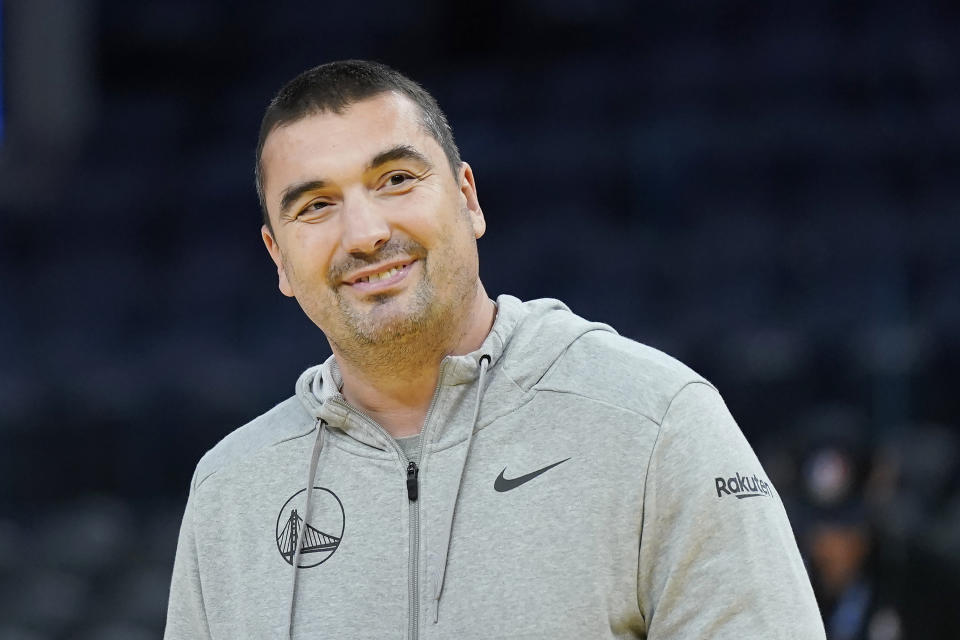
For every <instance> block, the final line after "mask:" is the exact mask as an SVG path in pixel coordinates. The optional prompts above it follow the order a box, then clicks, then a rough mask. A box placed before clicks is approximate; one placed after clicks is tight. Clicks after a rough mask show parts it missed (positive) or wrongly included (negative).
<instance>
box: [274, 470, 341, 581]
mask: <svg viewBox="0 0 960 640" xmlns="http://www.w3.org/2000/svg"><path fill="white" fill-rule="evenodd" d="M310 500H311V501H312V503H313V508H312V509H311V510H310V522H304V521H303V516H304V515H305V514H306V507H307V490H306V489H300V491H297V492H296V493H295V494H293V495H292V496H290V498H289V499H288V500H287V501H286V502H285V503H284V505H283V507H281V508H280V514H279V515H277V550H278V551H279V552H280V555H281V556H282V557H283V559H284V560H285V561H286V563H287V564H293V555H294V554H295V553H296V552H297V543H298V542H299V540H300V538H301V537H302V538H303V545H302V547H301V548H300V561H299V562H298V563H297V566H298V567H300V568H301V569H306V568H308V567H315V566H317V565H318V564H322V563H324V562H326V561H327V560H328V559H329V558H330V556H332V555H333V554H334V552H335V551H336V550H337V547H339V546H340V541H341V540H342V539H343V527H344V517H343V503H342V502H340V498H338V497H337V494H335V493H334V492H333V491H330V490H329V489H325V488H324V487H314V488H313V492H312V493H311V497H310Z"/></svg>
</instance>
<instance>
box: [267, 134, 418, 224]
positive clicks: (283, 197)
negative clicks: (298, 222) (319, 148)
mask: <svg viewBox="0 0 960 640" xmlns="http://www.w3.org/2000/svg"><path fill="white" fill-rule="evenodd" d="M397 160H412V161H414V162H417V163H419V164H422V165H424V166H426V167H427V168H428V169H432V168H433V164H432V163H431V162H430V160H428V159H427V156H425V155H423V154H422V153H421V152H419V151H417V150H416V149H415V148H414V147H411V146H410V145H408V144H398V145H397V146H395V147H390V148H389V149H387V150H386V151H381V152H380V153H378V154H377V155H375V156H374V157H373V159H371V160H370V162H368V163H367V166H366V167H365V168H364V172H367V171H372V170H373V169H376V168H377V167H380V166H382V165H385V164H387V163H388V162H395V161H397ZM327 186H328V183H327V181H326V180H308V181H306V182H298V183H296V184H292V185H290V186H289V187H287V188H286V189H284V190H283V192H282V193H281V194H280V213H281V215H282V214H284V213H286V212H287V211H288V210H289V209H290V206H291V205H292V204H293V203H294V202H296V201H297V200H299V199H300V197H301V196H302V195H303V194H305V193H309V192H310V191H317V190H319V189H324V188H326V187H327Z"/></svg>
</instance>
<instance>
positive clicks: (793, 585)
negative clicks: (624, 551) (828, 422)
mask: <svg viewBox="0 0 960 640" xmlns="http://www.w3.org/2000/svg"><path fill="white" fill-rule="evenodd" d="M637 581H638V582H637V598H638V602H639V605H640V609H641V611H642V612H643V615H644V617H645V619H646V625H647V632H648V635H647V638H648V639H649V640H681V639H685V638H769V639H771V640H772V639H780V638H783V639H787V638H789V639H791V640H807V639H823V638H824V637H825V634H824V630H823V623H822V621H821V618H820V613H819V610H818V608H817V604H816V602H815V600H814V596H813V590H812V589H811V586H810V580H809V578H808V577H807V573H806V569H805V568H804V565H803V561H802V560H801V558H800V553H799V551H798V549H797V543H796V540H795V538H794V535H793V531H792V529H791V528H790V523H789V522H788V520H787V516H786V513H785V511H784V508H783V504H782V503H781V501H780V498H779V496H778V495H777V493H776V491H775V490H774V488H773V486H772V485H771V484H770V481H769V480H768V479H767V477H766V474H765V473H764V472H763V469H762V468H761V467H760V463H759V461H758V460H757V457H756V455H755V454H754V452H753V450H752V449H751V448H750V445H749V444H747V441H746V439H745V438H744V436H743V434H742V433H741V431H740V429H739V427H737V425H736V423H735V422H734V420H733V418H732V417H731V415H730V413H729V411H727V408H726V406H725V405H724V403H723V400H722V399H721V398H720V395H719V394H718V393H717V391H716V390H715V389H714V388H713V387H711V386H710V385H709V384H706V383H703V382H694V383H690V384H688V385H686V386H685V387H683V388H682V389H681V390H680V391H679V392H678V393H677V394H676V396H674V398H673V400H672V401H671V403H670V406H669V407H668V409H667V411H666V414H665V415H664V418H663V420H662V422H661V425H660V432H659V435H658V436H657V441H656V443H655V445H654V447H653V452H652V454H651V459H650V463H649V467H648V471H647V481H646V487H645V498H644V513H643V520H642V525H641V533H640V559H639V571H638V579H637Z"/></svg>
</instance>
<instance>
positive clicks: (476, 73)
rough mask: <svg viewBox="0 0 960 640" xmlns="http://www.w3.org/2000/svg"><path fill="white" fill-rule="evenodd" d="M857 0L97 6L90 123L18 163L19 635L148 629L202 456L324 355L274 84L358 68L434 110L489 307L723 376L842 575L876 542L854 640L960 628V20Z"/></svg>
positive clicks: (7, 180) (13, 239) (14, 388)
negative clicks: (298, 267) (400, 75)
mask: <svg viewBox="0 0 960 640" xmlns="http://www.w3.org/2000/svg"><path fill="white" fill-rule="evenodd" d="M854 4H855V5H856V6H852V5H839V6H838V5H833V4H828V3H792V2H788V3H784V4H781V3H776V4H775V5H758V4H755V3H746V2H719V1H716V2H706V1H701V2H695V3H692V4H690V5H689V6H687V5H685V8H680V7H679V6H673V4H672V3H666V4H660V5H655V6H648V7H643V6H641V5H642V3H634V2H626V1H612V0H604V1H598V2H589V3H588V2H578V1H576V0H558V1H556V2H554V1H551V2H547V1H543V0H525V1H522V2H517V3H504V4H503V5H500V4H492V5H490V4H484V5H481V6H474V5H469V4H464V3H441V2H427V3H424V4H423V5H422V6H420V7H410V8H407V7H405V6H401V5H397V4H396V3H388V2H385V1H383V0H373V1H371V2H367V3H364V5H363V7H362V8H361V7H353V6H351V5H350V4H349V3H344V4H341V5H336V6H334V5H324V8H323V10H322V11H321V10H320V9H319V8H318V6H317V5H315V4H314V3H277V4H270V5H268V4H267V3H264V2H241V3H217V2H212V1H207V0H204V1H196V0H142V1H139V2H133V3H131V2H120V1H119V0H101V1H100V2H98V3H93V2H89V3H84V2H79V0H78V5H79V6H85V7H87V10H88V11H89V12H90V13H91V24H93V25H94V26H93V27H92V29H93V39H92V46H93V47H94V49H93V52H92V59H93V61H94V62H93V64H94V65H95V66H94V69H93V71H94V73H93V76H94V77H95V78H96V84H95V91H96V96H97V100H96V117H95V118H94V120H93V121H92V122H91V124H90V128H89V130H88V131H87V132H86V133H85V135H84V136H83V138H82V140H81V143H80V144H79V146H78V147H76V148H73V149H72V150H71V151H70V152H69V153H66V152H64V153H62V154H56V153H54V154H50V153H47V154H46V155H44V154H43V153H41V150H36V149H33V150H31V148H30V145H29V141H25V140H23V139H18V138H17V137H16V132H15V131H14V130H11V131H10V134H9V136H8V137H7V139H6V140H5V141H4V146H3V147H2V148H0V282H2V286H0V319H2V320H0V353H2V358H0V486H3V487H4V490H3V491H2V492H0V640H15V639H17V640H19V639H23V640H50V639H59V638H71V639H72V638H81V639H87V638H89V639H94V638H96V639H106V640H112V639H118V640H119V639H124V640H138V639H139V638H155V637H158V635H159V633H160V632H161V630H162V628H163V618H164V614H165V609H166V597H167V587H168V581H169V575H170V570H171V566H172V559H173V551H174V549H175V545H176V537H177V531H178V527H179V520H180V515H181V510H182V508H183V504H184V500H185V496H186V489H187V485H188V482H189V479H190V476H191V473H192V470H193V466H194V464H195V463H196V461H197V459H198V458H199V456H200V455H202V453H203V452H204V451H205V450H206V449H207V448H209V447H210V446H212V445H213V444H214V443H215V442H216V441H217V440H219V439H220V438H221V437H223V436H224V435H225V434H226V433H228V432H229V431H230V430H232V429H233V428H235V427H237V426H239V425H240V424H243V423H244V422H246V421H247V420H249V419H251V418H253V417H254V416H256V415H258V414H259V413H261V412H263V411H264V410H265V409H267V408H269V407H270V406H272V405H273V404H274V403H276V402H279V401H280V400H282V399H283V398H285V397H287V396H288V395H289V394H290V393H291V392H292V389H293V382H294V380H295V378H296V376H297V374H298V373H299V372H300V371H301V370H302V369H304V368H306V367H307V366H309V365H312V364H314V363H317V362H320V361H321V360H323V359H324V358H325V357H327V355H328V353H329V350H328V347H327V346H326V344H325V341H324V339H323V337H322V335H321V334H320V333H319V331H318V330H316V328H315V327H313V326H312V325H311V324H310V323H309V321H308V320H307V319H306V318H305V317H303V315H302V313H301V312H300V310H299V308H298V307H297V306H296V304H295V303H293V302H291V301H288V300H286V299H283V298H281V296H280V295H279V294H278V293H277V291H276V283H275V273H274V271H273V270H272V265H271V264H270V263H269V260H268V259H267V256H266V254H265V252H264V251H263V249H262V245H261V241H260V237H259V224H260V223H259V215H260V214H259V211H258V209H257V203H256V196H255V193H254V191H253V186H252V166H253V149H254V145H255V142H256V133H257V128H258V126H259V118H260V115H261V110H262V108H263V107H264V106H265V104H266V102H267V101H268V100H269V98H270V97H271V96H272V94H273V92H274V91H275V90H276V89H277V88H278V87H279V86H280V85H281V84H282V83H283V82H284V81H285V80H287V79H288V78H290V77H292V75H294V74H295V73H297V72H299V71H300V70H302V69H304V68H306V67H308V66H312V65H314V64H318V63H320V62H324V61H328V60H331V59H337V58H343V57H367V58H374V59H380V60H383V61H384V62H387V63H389V64H392V65H394V66H396V67H397V68H399V69H401V70H402V71H405V72H407V73H409V74H410V75H411V76H413V77H414V78H416V79H418V80H420V81H421V82H423V83H424V84H425V85H426V86H427V88H428V89H429V90H430V91H432V92H433V93H434V94H435V95H436V96H437V98H438V100H439V102H440V104H441V105H442V106H443V107H444V109H445V110H446V112H447V114H448V116H449V118H450V120H451V122H452V124H453V126H454V131H455V133H456V135H457V140H458V143H459V145H460V148H461V151H462V153H463V156H464V158H465V159H466V160H468V161H469V162H470V163H471V164H472V166H473V168H474V171H475V172H476V175H477V182H478V189H479V194H480V197H481V202H482V203H483V206H484V211H485V214H486V216H487V221H488V233H487V236H485V238H484V239H482V240H481V241H480V253H481V272H482V277H483V279H484V282H485V284H486V286H487V290H488V291H489V292H490V293H491V294H493V295H496V294H499V293H510V294H513V295H517V296H519V297H523V298H532V297H544V296H549V297H557V298H560V299H562V300H564V301H565V302H566V303H568V304H569V305H570V306H571V308H572V309H573V310H574V311H576V312H578V313H580V314H582V315H584V316H587V317H589V318H591V319H596V320H600V321H604V322H608V323H610V324H611V325H613V326H614V327H616V328H617V329H618V330H619V331H620V332H621V333H623V334H624V335H627V336H629V337H631V338H634V339H637V340H639V341H641V342H645V343H648V344H651V345H653V346H656V347H658V348H661V349H663V350H664V351H666V352H668V353H670V354H672V355H674V356H676V357H678V358H680V359H682V360H684V361H685V362H686V363H687V364H689V365H690V366H692V367H693V368H695V369H697V370H699V371H700V372H701V373H703V374H704V375H706V376H707V377H708V378H710V379H711V380H712V381H713V382H714V383H715V384H716V385H717V386H718V387H719V389H720V390H721V392H722V393H723V394H724V397H725V399H726V400H727V403H728V405H729V406H730V408H731V411H732V412H733V414H734V416H735V417H736V418H737V420H738V422H739V424H740V425H741V427H742V429H743V431H744V433H745V434H746V435H747V437H748V438H749V439H750V441H751V442H752V443H753V445H754V447H755V448H756V450H757V451H758V454H759V455H760V456H761V459H762V460H763V462H764V465H765V467H766V468H767V470H768V473H769V475H770V477H771V478H772V479H773V481H774V483H775V485H776V487H777V488H778V491H779V493H780V496H781V498H782V499H783V501H784V504H785V505H786V506H787V507H788V510H789V512H790V515H791V519H792V522H793V524H794V527H795V530H796V532H797V535H798V540H799V541H800V543H801V546H802V548H803V550H804V553H805V554H807V557H808V558H809V559H811V564H810V566H811V572H812V575H814V578H815V583H817V584H819V585H820V587H822V585H823V584H826V583H827V582H828V581H829V580H828V579H827V578H826V577H821V578H822V579H819V580H818V574H817V565H816V563H815V561H814V560H815V558H814V555H815V554H814V553H813V551H814V550H815V549H819V548H822V544H821V543H823V541H824V540H828V539H829V540H833V539H834V538H829V537H824V536H828V535H829V534H830V532H834V533H836V532H841V533H840V534H837V535H841V534H843V532H853V533H854V534H855V535H863V536H866V539H869V541H870V543H869V544H870V549H871V550H870V553H869V558H868V560H867V561H865V562H866V564H865V565H864V566H866V567H867V568H868V569H869V571H867V570H866V569H865V573H864V575H868V577H869V580H868V583H869V585H870V588H871V589H873V593H875V594H882V595H883V597H884V598H886V600H884V601H883V602H882V603H880V604H882V605H883V606H882V607H881V606H879V605H878V606H877V607H876V608H875V610H871V611H870V612H869V614H867V613H864V614H863V616H861V617H862V618H863V619H862V620H861V619H859V618H858V619H857V620H855V621H854V622H850V621H849V620H847V619H844V618H843V617H842V616H839V617H835V618H831V617H830V615H828V610H830V611H832V610H833V609H831V607H833V606H834V605H835V604H836V602H842V601H843V597H842V594H840V595H837V593H839V592H837V593H833V592H830V590H829V589H827V588H826V587H823V590H818V595H819V596H821V606H822V607H824V611H825V619H828V627H829V628H831V629H834V631H833V632H832V636H831V637H834V638H842V637H863V638H871V639H872V640H879V639H880V638H888V639H889V640H893V638H897V637H900V638H924V639H930V638H948V637H949V638H954V637H956V629H958V628H960V618H958V615H957V612H956V607H955V604H954V603H955V602H956V599H957V598H958V597H960V578H958V576H960V394H958V393H957V391H956V389H957V387H958V383H960V181H958V180H957V175H958V169H960V56H958V54H957V49H956V44H955V34H956V30H957V27H958V26H960V12H958V11H957V10H956V8H952V9H948V8H944V7H939V6H936V5H930V6H928V5H926V4H922V5H917V6H912V5H911V7H903V6H899V5H898V4H897V3H886V2H881V3H854ZM10 14H11V17H10V19H8V20H6V22H5V27H6V28H7V29H8V30H9V29H15V28H16V23H15V22H12V21H13V20H14V18H15V17H16V15H15V12H14V11H13V10H12V9H11V11H10ZM361 14H362V15H361ZM11 123H14V120H13V114H11ZM11 126H12V125H11ZM28 160H29V162H28ZM829 452H835V453H829ZM844 470H845V471H844ZM818 474H820V475H818ZM844 474H848V475H844ZM821 476H824V477H821ZM837 477H839V478H841V479H843V478H846V481H849V486H846V488H844V489H843V490H842V492H846V493H845V494H844V495H845V496H846V497H845V498H844V500H846V502H843V503H842V504H841V503H836V504H823V503H821V502H818V500H820V499H819V498H817V497H816V492H815V491H813V489H812V487H814V486H815V485H816V486H820V485H822V484H823V483H828V481H830V479H831V478H833V479H834V480H836V478H837ZM854 477H855V479H854ZM818 483H820V484H818ZM836 490H837V491H841V490H840V489H836ZM831 527H832V528H831ZM824 532H827V533H824ZM843 535H845V534H843ZM817 541H820V542H819V543H818V542H817ZM818 544H821V546H817V545H818ZM824 544H825V543H824ZM865 580H866V578H865ZM818 589H819V587H818ZM828 592H829V593H828ZM824 593H828V595H822V594H824ZM878 602H879V600H878ZM854 624H860V625H861V626H862V629H861V631H862V632H863V633H864V634H867V635H863V636H846V635H844V634H846V633H847V631H845V630H846V629H848V628H852V627H851V625H854ZM831 625H834V626H831ZM867 627H869V628H870V629H873V631H870V632H869V633H868V631H867ZM894 632H896V633H899V634H900V635H896V634H895V633H894ZM870 633H872V634H874V635H870ZM883 634H886V635H883Z"/></svg>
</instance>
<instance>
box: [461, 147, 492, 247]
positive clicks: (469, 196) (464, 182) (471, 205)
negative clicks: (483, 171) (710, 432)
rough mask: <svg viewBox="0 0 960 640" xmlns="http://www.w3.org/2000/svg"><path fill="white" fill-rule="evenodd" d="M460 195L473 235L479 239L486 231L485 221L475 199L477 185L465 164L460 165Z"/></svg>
mask: <svg viewBox="0 0 960 640" xmlns="http://www.w3.org/2000/svg"><path fill="white" fill-rule="evenodd" d="M459 178H460V195H462V196H463V198H464V201H465V205H466V207H467V211H468V212H469V213H470V221H471V222H472V223H473V235H474V237H475V238H479V237H480V236H482V235H483V233H484V232H485V231H486V230H487V221H486V219H484V217H483V209H481V208H480V201H479V200H478V199H477V183H476V180H475V179H474V177H473V169H471V168H470V165H469V164H467V163H466V162H461V163H460V175H459Z"/></svg>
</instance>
